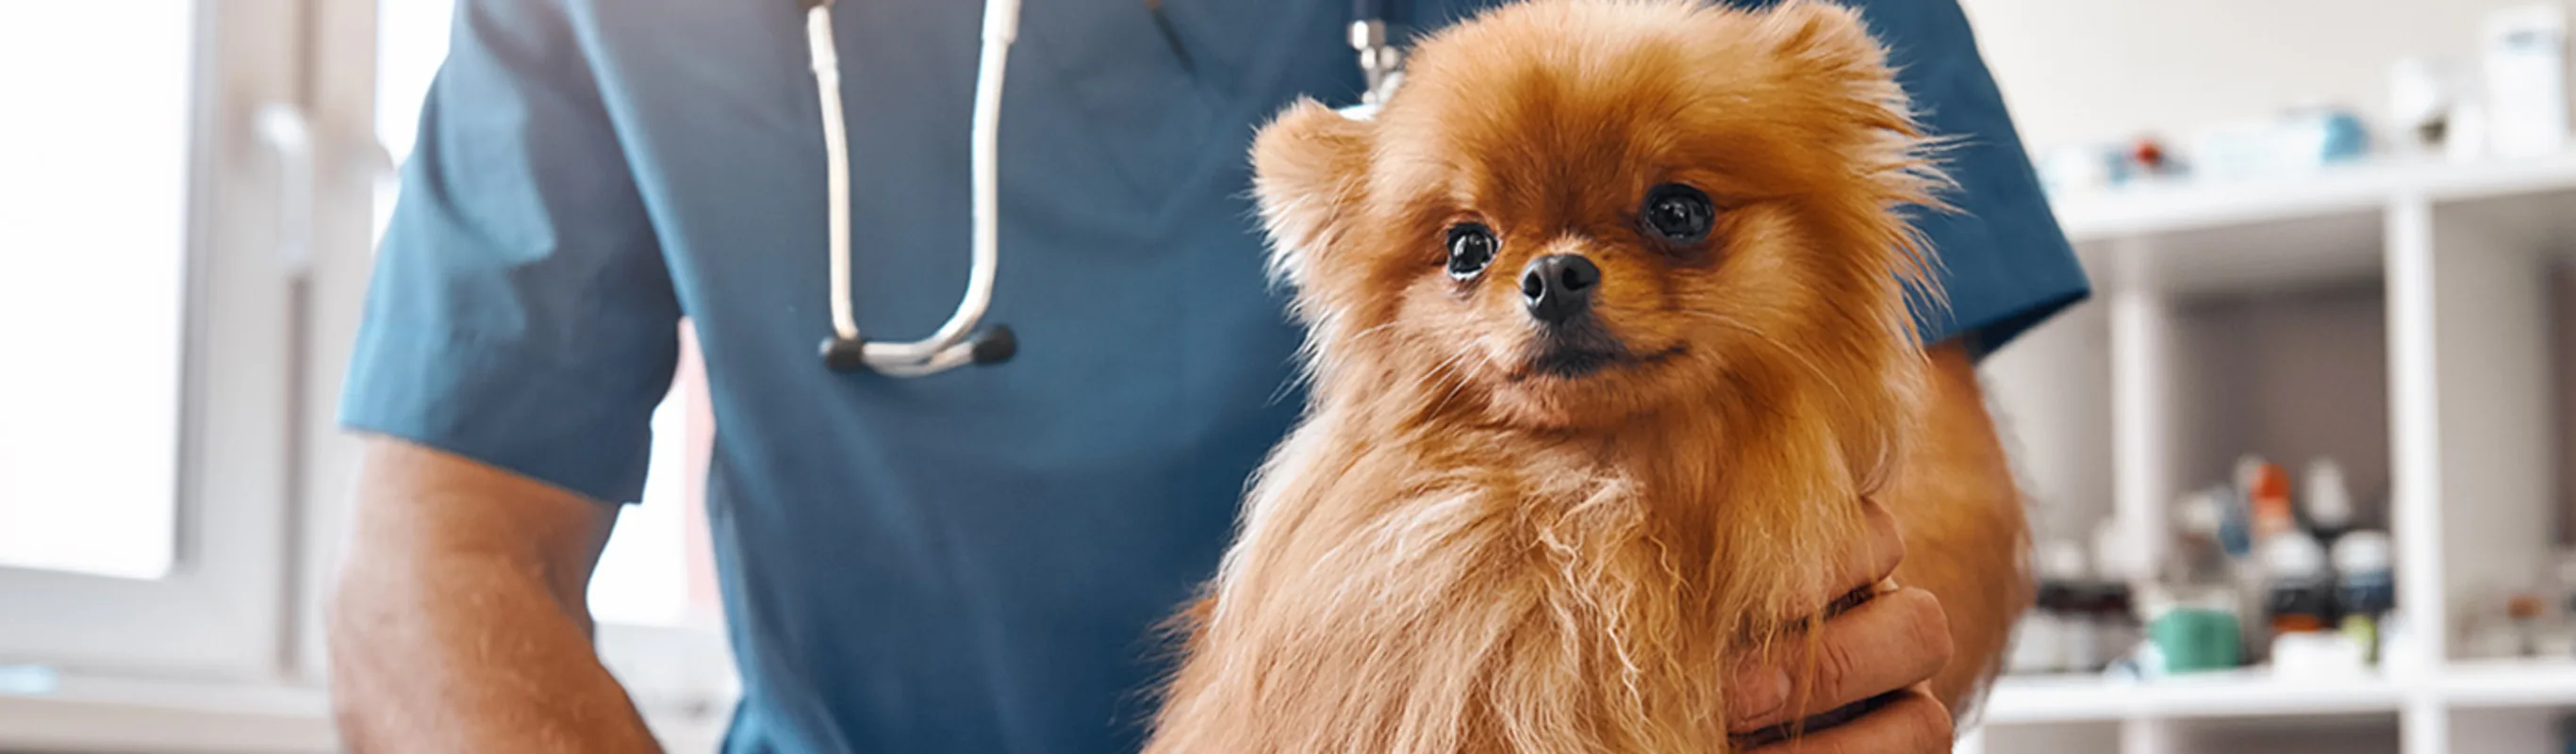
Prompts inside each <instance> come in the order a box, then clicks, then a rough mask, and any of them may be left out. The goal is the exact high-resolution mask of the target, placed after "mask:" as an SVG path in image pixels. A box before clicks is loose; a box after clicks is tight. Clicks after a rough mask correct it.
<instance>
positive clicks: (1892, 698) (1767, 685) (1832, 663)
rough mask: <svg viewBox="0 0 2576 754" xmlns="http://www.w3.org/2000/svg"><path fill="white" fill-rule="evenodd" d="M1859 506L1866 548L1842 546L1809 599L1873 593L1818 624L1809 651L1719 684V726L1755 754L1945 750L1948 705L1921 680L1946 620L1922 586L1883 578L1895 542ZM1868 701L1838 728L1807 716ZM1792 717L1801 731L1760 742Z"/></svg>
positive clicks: (1875, 511) (1880, 512)
mask: <svg viewBox="0 0 2576 754" xmlns="http://www.w3.org/2000/svg"><path fill="white" fill-rule="evenodd" d="M1865 506H1866V509H1867V516H1868V521H1869V530H1870V538H1871V543H1870V544H1871V546H1869V547H1865V548H1852V549H1849V550H1845V551H1844V552H1845V554H1846V557H1844V558H1843V559H1842V561H1841V562H1838V563H1834V564H1832V570H1830V571H1828V572H1827V575H1828V576H1829V577H1830V580H1829V581H1827V582H1825V583H1827V584H1831V585H1833V586H1832V587H1831V588H1830V589H1819V590H1818V592H1817V594H1816V596H1815V600H1816V601H1817V602H1818V603H1822V602H1824V601H1825V600H1828V599H1833V597H1834V595H1849V594H1855V593H1861V592H1862V590H1864V589H1868V590H1875V592H1876V593H1875V594H1874V595H1873V596H1871V597H1869V598H1868V599H1867V600H1866V601H1862V602H1860V603H1859V604H1858V605H1857V606H1852V607H1849V608H1848V609H1844V610H1841V611H1840V612H1839V613H1837V614H1833V615H1832V616H1831V617H1830V618H1828V619H1827V620H1826V622H1825V624H1824V628H1823V629H1822V631H1823V633H1822V635H1821V636H1819V637H1818V639H1819V641H1818V643H1817V644H1816V645H1814V646H1815V647H1816V649H1815V650H1814V651H1816V652H1818V653H1819V654H1818V655H1817V656H1814V657H1813V658H1812V659H1811V658H1810V657H1809V656H1808V655H1807V654H1806V653H1805V652H1790V653H1786V654H1785V655H1783V656H1780V657H1775V658H1772V659H1771V661H1770V662H1766V663H1761V664H1758V665H1755V666H1752V667H1749V668H1744V669H1741V670H1739V671H1738V672H1737V673H1736V675H1735V677H1734V681H1733V682H1732V683H1731V684H1729V686H1728V688H1730V689H1733V690H1735V691H1736V693H1733V694H1730V695H1729V696H1728V698H1727V704H1728V709H1727V721H1728V727H1727V729H1728V730H1729V731H1730V732H1732V733H1734V734H1735V735H1736V736H1737V737H1738V740H1739V741H1742V742H1745V743H1748V744H1755V745H1754V746H1753V748H1752V749H1751V751H1752V752H1754V753H1755V754H1860V753H1862V752H1870V753H1872V754H1876V753H1880V752H1887V753H1912V752H1920V753H1922V754H1935V753H1937V752H1944V751H1948V750H1949V749H1950V746H1951V735H1952V730H1951V720H1950V713H1949V710H1947V709H1944V708H1943V707H1942V705H1941V703H1940V701H1938V700H1936V699H1934V698H1933V697H1932V695H1931V693H1930V692H1929V691H1928V690H1927V689H1926V687H1925V685H1924V682H1925V681H1928V680H1930V679H1931V678H1932V676H1933V675H1934V674H1937V673H1939V672H1940V671H1941V669H1942V668H1943V667H1945V666H1947V665H1948V664H1949V662H1950V654H1951V644H1950V631H1949V621H1948V620H1947V618H1946V617H1945V616H1944V615H1943V614H1942V612H1941V604H1940V602H1939V601H1938V600H1936V599H1934V598H1933V596H1932V593H1931V592H1927V591H1924V590H1922V589H1919V588H1906V587H1900V586H1896V585H1894V584H1893V583H1892V582H1890V581H1889V580H1888V577H1889V575H1890V574H1893V573H1895V571H1896V566H1897V563H1899V562H1900V561H1902V560H1904V557H1905V543H1904V540H1903V539H1902V538H1901V537H1900V536H1899V535H1898V532H1897V527H1896V519H1895V518H1894V517H1892V516H1890V515H1888V513H1887V510H1886V509H1885V508H1882V507H1880V506H1879V505H1878V503H1876V502H1874V501H1873V502H1866V503H1865ZM1846 601H1848V600H1846ZM1828 612H1832V611H1830V610H1829V611H1828ZM1796 644H1800V645H1803V644H1804V643H1803V642H1797V643H1796ZM1792 679H1798V681H1803V684H1801V683H1799V682H1793V680H1792ZM1882 697H1884V698H1882ZM1871 700H1875V701H1874V702H1873V704H1874V705H1875V706H1873V707H1868V708H1866V709H1868V711H1867V712H1865V713H1862V714H1860V716H1859V717H1857V718H1854V719H1852V720H1850V721H1848V722H1844V723H1842V724H1840V725H1831V726H1830V727H1825V726H1826V725H1830V723H1828V722H1823V721H1818V720H1817V719H1816V717H1815V716H1816V715H1818V714H1821V713H1824V712H1826V711H1828V710H1842V709H1844V708H1846V707H1848V706H1851V705H1855V704H1859V703H1861V702H1864V701H1871ZM1798 720H1808V721H1809V723H1808V732H1807V734H1806V735H1804V736H1803V737H1800V738H1797V739H1793V740H1778V741H1777V742H1776V743H1768V744H1764V743H1763V742H1767V741H1775V740H1777V739H1779V738H1780V736H1779V735H1778V732H1779V731H1782V730H1784V729H1785V727H1786V726H1787V725H1789V724H1790V723H1792V722H1794V721H1798ZM1820 723H1822V724H1820ZM1820 727H1821V728H1822V729H1819V728H1820Z"/></svg>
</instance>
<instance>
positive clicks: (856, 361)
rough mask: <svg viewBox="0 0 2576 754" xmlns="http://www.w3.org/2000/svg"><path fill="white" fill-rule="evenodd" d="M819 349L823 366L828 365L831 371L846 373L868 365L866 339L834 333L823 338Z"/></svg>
mask: <svg viewBox="0 0 2576 754" xmlns="http://www.w3.org/2000/svg"><path fill="white" fill-rule="evenodd" d="M821 350H822V353H823V366H826V367H830V368H831V369H832V371H835V372H841V373H844V374H847V373H850V372H856V371H859V370H861V369H865V368H867V366H868V344H867V341H863V340H858V339H855V338H844V337H841V336H838V335H835V336H832V337H829V338H824V339H823V346H822V349H821Z"/></svg>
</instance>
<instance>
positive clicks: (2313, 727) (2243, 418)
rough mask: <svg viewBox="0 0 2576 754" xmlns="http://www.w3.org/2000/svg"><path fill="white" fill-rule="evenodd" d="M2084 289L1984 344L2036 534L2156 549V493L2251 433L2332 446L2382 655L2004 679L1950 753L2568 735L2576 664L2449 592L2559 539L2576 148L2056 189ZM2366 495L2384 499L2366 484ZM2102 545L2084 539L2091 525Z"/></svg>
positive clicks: (2418, 742)
mask: <svg viewBox="0 0 2576 754" xmlns="http://www.w3.org/2000/svg"><path fill="white" fill-rule="evenodd" d="M2057 211H2058V213H2059V219H2060V221H2061V222H2062V223H2063V225H2064V226H2065V227H2066V229H2067V232H2068V234H2069V235H2070V236H2071V237H2072V238H2073V239H2074V241H2075V242H2076V244H2077V247H2078V250H2079V253H2080V255H2081V256H2082V257H2083V259H2084V261H2085V264H2086V266H2087V268H2088V270H2089V271H2090V272H2091V273H2092V274H2093V278H2094V281H2095V289H2096V295H2095V297H2094V299H2093V300H2092V301H2091V302H2088V303H2087V304H2085V305H2083V306H2082V307H2079V308H2078V309H2077V310H2075V311H2073V312H2070V313H2069V314H2068V315H2067V316H2064V317H2060V318H2058V319H2057V320H2054V321H2052V322H2051V323H2050V324H2048V325H2046V326H2043V327H2042V328H2040V329H2039V330H2037V331H2034V332H2033V333H2031V334H2030V335H2029V336H2027V337H2026V338H2025V339H2024V340H2023V341H2021V342H2019V343H2017V344H2015V345H2013V346H2011V347H2009V348H2007V349H2006V350H2004V351H2003V352H2001V353H1998V354H1997V355H1996V356H1995V357H1993V358H1992V359H1991V360H1990V361H1989V362H1988V365H1987V369H1986V372H1987V378H1988V382H1989V390H1990V392H1991V393H1992V394H1993V395H1994V398H1995V400H1996V402H1997V403H1998V405H1999V409H2000V413H2001V416H2000V419H2001V421H2002V422H2003V428H2004V431H2005V434H2006V435H2007V437H2008V441H2009V442H2011V443H2012V444H2013V445H2014V446H2015V447H2014V450H2015V451H2016V453H2017V456H2018V459H2019V463H2020V465H2021V469H2020V471H2021V474H2022V476H2023V478H2024V480H2025V484H2026V485H2027V486H2028V487H2029V488H2030V490H2031V492H2032V493H2033V497H2035V498H2036V499H2037V501H2038V502H2037V504H2038V506H2039V507H2038V509H2037V514H2036V515H2037V516H2038V527H2039V529H2040V532H2041V535H2042V536H2059V537H2072V538H2082V537H2083V536H2084V535H2085V534H2086V533H2087V531H2088V530H2089V527H2090V526H2091V525H2092V524H2093V523H2094V522H2098V521H2101V520H2104V519H2111V520H2117V521H2119V522H2121V523H2122V524H2123V526H2122V531H2124V532H2125V533H2126V535H2127V536H2129V537H2130V538H2131V541H2130V542H2128V544H2129V546H2132V547H2143V548H2146V549H2147V550H2148V551H2149V554H2151V555H2152V554H2154V551H2157V550H2160V549H2161V548H2160V545H2161V544H2162V543H2163V542H2164V541H2166V539H2167V538H2168V531H2169V530H2168V529H2167V525H2166V522H2167V520H2168V519H2169V516H2168V511H2169V506H2170V505H2171V501H2173V500H2174V499H2175V498H2176V497H2177V496H2179V495H2180V494H2181V493H2183V492H2184V491H2187V490H2190V489H2195V488H2198V487H2200V486H2204V485H2207V484H2211V483H2216V482H2220V481H2223V480H2224V479H2225V478H2226V476H2225V474H2226V469H2227V468H2228V464H2230V463H2232V461H2233V459H2234V458H2236V457H2237V456H2238V455H2240V454H2243V453H2247V452H2258V453H2262V454H2263V455H2265V456H2266V457H2269V458H2272V459H2273V460H2275V461H2278V462H2281V463H2284V464H2285V465H2289V466H2290V467H2291V470H2292V472H2293V478H2294V479H2295V478H2297V477H2296V474H2297V471H2298V467H2299V466H2300V465H2303V464H2305V463H2306V462H2307V460H2308V459H2309V458H2310V457H2313V456H2317V455H2328V456H2333V457H2335V458H2336V459H2337V460H2338V461H2339V462H2341V463H2342V464H2343V466H2344V468H2345V469H2346V471H2347V472H2348V474H2349V476H2350V478H2351V480H2352V482H2353V484H2354V486H2355V492H2356V493H2361V494H2363V495H2365V496H2370V495H2372V493H2374V492H2378V493H2383V494H2384V496H2385V498H2384V499H2385V500H2386V505H2385V509H2384V512H2377V511H2374V513H2375V516H2374V514H2372V513H2366V514H2365V521H2366V522H2369V523H2374V524H2377V525H2380V526H2385V527H2387V528H2388V529H2389V530H2390V531H2391V533H2392V535H2393V536H2394V537H2395V540H2396V542H2397V558H2398V563H2397V580H2398V602H2399V606H2398V610H2399V611H2400V616H2401V618H2402V619H2403V622H2404V624H2405V625H2406V626H2407V627H2408V629H2409V630H2408V631H2407V632H2405V633H2403V634H2397V635H2392V636H2391V641H2394V642H2403V643H2404V645H2403V646H2393V647H2391V648H2390V649H2389V652H2390V653H2391V654H2393V655H2399V656H2410V657H2414V658H2421V659H2420V660H2418V661H2416V662H2413V663H2400V664H2394V665H2392V666H2391V667H2387V668H2384V669H2380V670H2374V671H2371V672H2370V673H2369V674H2367V675H2360V676H2354V677H2348V678H2291V677H2280V676H2276V675H2274V674H2272V673H2271V672H2269V671H2267V670H2263V669H2247V670H2241V671H2233V672H2225V673H2213V674H2206V675H2197V676H2184V677H2177V678H2173V679H2167V680H2161V681H2154V682H2134V681H2113V680H2106V679H2103V678H2097V677H2090V676H2046V677H2020V676H2016V677H2008V678H2007V679H2006V680H2005V681H2004V682H2003V683H2002V684H2000V685H1999V687H1998V688H1997V689H1996V691H1995V693H1994V694H1993V696H1992V697H1991V699H1990V700H1989V702H1988V704H1987V705H1986V708H1985V710H1984V713H1983V720H1984V724H1983V726H1982V728H1981V729H1980V730H1978V731H1977V732H1976V734H1975V735H1972V736H1971V737H1970V739H1969V741H1968V742H1967V743H1966V744H1964V745H1963V747H1962V748H1963V749H1971V750H1981V751H1983V752H1986V753H1987V754H2023V753H2024V752H2032V753H2037V752H2050V753H2052V754H2053V753H2055V752H2112V753H2115V754H2173V753H2176V752H2238V751H2243V752H2307V751H2318V752H2324V751H2333V752H2347V751H2354V752H2383V751H2384V752H2391V753H2392V754H2445V753H2447V752H2464V753H2466V752H2479V753H2482V752H2507V751H2515V752H2537V751H2557V750H2559V749H2560V746H2561V744H2560V743H2559V742H2558V738H2557V736H2558V733H2557V730H2556V721H2557V719H2558V717H2559V716H2560V715H2561V714H2562V713H2565V712H2569V711H2576V660H2564V661H2541V660H2491V659H2477V658H2472V657H2470V656H2468V654H2467V653H2466V652H2465V651H2464V649H2465V648H2464V643H2463V642H2462V641H2461V640H2460V637H2459V636H2458V635H2457V634H2458V633H2459V631H2458V627H2457V624H2456V620H2457V618H2456V616H2457V615H2458V614H2459V605H2461V604H2463V601H2464V600H2467V599H2470V598H2471V596H2472V595H2476V594H2481V592H2480V591H2478V590H2480V589H2481V588H2484V587H2488V586H2491V585H2496V584H2500V583H2507V582H2510V583H2517V584H2520V583H2528V581H2529V579H2530V578H2532V577H2534V576H2537V575H2538V574H2539V573H2540V572H2541V571H2540V569H2541V568H2542V567H2543V566H2544V564H2545V563H2546V562H2547V561H2548V558H2550V557H2551V553H2552V552H2553V551H2554V548H2555V547H2556V546H2557V542H2558V539H2559V534H2558V532H2559V531H2560V527H2561V524H2560V518H2561V514H2560V509H2561V507H2562V504H2563V500H2562V497H2563V496H2562V494H2561V492H2560V490H2561V489H2562V483H2563V481H2564V480H2563V479H2562V478H2561V476H2560V473H2561V472H2560V470H2559V468H2558V466H2559V463H2558V459H2559V458H2561V455H2560V448H2559V446H2558V443H2559V439H2558V438H2559V435H2558V423H2559V416H2560V414H2559V413H2558V406H2557V404H2556V400H2557V399H2558V395H2559V394H2560V393H2563V392H2565V391H2566V390H2567V389H2568V387H2567V386H2568V385H2570V384H2576V382H2571V378H2576V375H2567V374H2556V373H2554V370H2553V361H2555V360H2556V359H2558V358H2559V357H2560V356H2561V355H2562V354H2560V353H2559V352H2558V351H2555V350H2553V349H2555V348H2558V346H2556V345H2554V341H2553V336H2552V333H2553V320H2554V319H2556V318H2557V317H2559V316H2560V315H2559V314H2557V313H2556V312H2555V311H2554V310H2553V308H2552V303H2553V301H2554V298H2553V297H2555V296H2563V295H2567V294H2565V293H2561V292H2559V290H2558V287H2557V286H2555V285H2553V281H2554V280H2556V279H2557V277H2558V273H2557V272H2556V270H2557V267H2558V264H2557V260H2558V259H2560V258H2561V257H2562V256H2564V255H2565V254H2566V253H2567V252H2568V251H2570V250H2571V246H2576V244H2570V243H2569V239H2576V232H2571V231H2576V154H2568V155H2560V156H2554V157H2547V158H2538V159H2524V160H2514V161H2496V162H2489V163H2479V164H2453V163H2439V162H2381V163H2374V164H2369V165H2359V166H2349V167H2342V168H2334V169H2329V170H2326V171H2322V172H2319V173H2316V174H2314V175H2310V176H2305V177H2298V178H2285V179H2278V180H2269V181H2263V182H2243V183H2231V184H2217V185H2174V186H2149V187H2141V188H2136V189H2130V190H2125V191H2121V192H2117V193H2111V194H2105V195H2100V196H2093V197H2083V198H2069V199H2065V200H2061V201H2060V202H2059V203H2058V206H2057ZM2373 507H2374V508H2375V507H2376V506H2373ZM2088 544H2089V542H2088Z"/></svg>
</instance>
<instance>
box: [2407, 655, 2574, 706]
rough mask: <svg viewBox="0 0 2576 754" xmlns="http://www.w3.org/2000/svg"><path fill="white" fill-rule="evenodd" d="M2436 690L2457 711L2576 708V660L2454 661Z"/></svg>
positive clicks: (2443, 674) (2436, 685)
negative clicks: (2500, 708) (2502, 708)
mask: <svg viewBox="0 0 2576 754" xmlns="http://www.w3.org/2000/svg"><path fill="white" fill-rule="evenodd" d="M2435 688H2436V690H2437V691H2438V692H2439V693H2440V694H2441V696H2442V699H2443V701H2444V702H2446V703H2448V704H2450V705H2451V706H2452V707H2454V708H2499V707H2568V706H2576V660H2474V661H2460V662H2453V663H2451V667H2450V668H2449V669H2448V670H2445V671H2443V673H2442V677H2441V680H2440V681H2439V682H2437V683H2436V684H2435Z"/></svg>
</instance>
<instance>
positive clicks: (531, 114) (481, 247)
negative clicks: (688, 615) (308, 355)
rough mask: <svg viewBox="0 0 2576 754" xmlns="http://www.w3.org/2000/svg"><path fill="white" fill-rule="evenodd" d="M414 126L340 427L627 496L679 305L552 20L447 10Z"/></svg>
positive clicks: (635, 479) (472, 2)
mask: <svg viewBox="0 0 2576 754" xmlns="http://www.w3.org/2000/svg"><path fill="white" fill-rule="evenodd" d="M419 128H420V131H419V139H418V142H417V145H416V146H415V147H414V151H413V154H412V155H411V158H410V160H409V161H408V162H407V163H406V164H405V165H404V168H403V175H402V189H401V194H400V197H399V199H398V201H397V202H396V204H395V207H394V211H393V215H392V217H391V219H390V221H389V224H388V226H387V228H386V231H385V237H384V241H383V244H382V246H381V248H380V249H379V251H378V256H377V259H376V267H375V271H374V277H373V279H372V281H371V282H370V285H369V290H368V293H367V302H366V309H365V314H364V319H363V321H362V322H361V324H360V327H359V332H358V338H357V343H356V345H355V351H354V355H353V357H352V363H351V365H350V369H349V375H348V379H347V382H346V384H345V386H344V389H343V393H342V397H341V406H340V419H341V423H342V424H343V425H344V426H345V427H347V428H349V429H352V430H355V431H360V432H367V433H375V434H382V435H388V436H392V437H397V438H401V439H405V440H409V441H412V442H416V443H420V444H423V445H426V446H429V447H432V448H437V449H439V450H443V451H447V452H451V453H455V454H457V455H460V456H464V457H467V458H471V459H474V460H476V461H479V462H483V463H486V464H490V465H493V466H496V467H499V468H503V469H507V470H510V471H512V472H514V473H518V474H521V475H524V476H527V477H531V478H534V479H536V480H538V481H541V482H545V483H548V484H551V485H554V486H557V487H561V488H564V489H567V490H571V491H573V492H576V493H579V494H582V495H584V496H587V497H590V498H593V499H597V500H602V501H611V502H630V501H633V500H635V499H637V498H638V497H639V495H640V493H641V490H642V487H643V482H644V473H645V459H646V458H647V456H648V449H649V448H650V446H651V428H650V421H651V417H652V411H653V408H654V406H655V405H656V404H657V403H659V402H660V400H661V399H662V397H663V395H664V394H665V393H666V392H667V391H668V389H669V385H670V381H671V374H672V369H673V367H674V366H675V364H676V360H677V354H678V347H679V346H678V325H679V318H680V312H679V305H678V303H677V301H676V298H675V296H674V295H673V292H672V284H671V278H670V274H669V272H668V270H667V268H666V267H665V265H664V263H663V261H662V256H661V253H660V250H659V244H658V243H657V241H656V238H655V235H654V233H653V229H652V225H651V223H650V221H649V219H648V217H647V215H646V213H645V209H644V204H643V202H642V200H641V198H640V197H639V195H638V192H637V189H636V184H635V180H634V178H633V176H632V175H631V174H630V172H629V168H628V166H627V162H626V160H625V157H624V155H623V154H622V152H621V150H620V148H619V142H618V136H617V133H616V129H615V127H614V126H613V125H612V123H611V120H610V117H609V115H608V113H607V109H606V107H605V106H604V105H603V98H602V96H601V93H600V89H599V85H598V82H597V80H596V78H595V77H594V75H593V72H592V69H591V67H590V64H589V62H588V61H587V60H586V59H585V55H584V53H583V50H582V47H581V45H580V44H579V42H578V36H577V35H576V34H575V33H574V31H573V28H572V26H571V23H570V21H569V20H568V19H567V18H566V17H565V16H564V15H563V13H562V12H561V9H560V8H557V7H555V6H554V5H553V4H552V3H548V2H544V1H543V0H464V1H463V2H460V3H459V4H458V9H457V13H456V17H455V25H454V27H453V29H452V33H451V41H450V43H449V52H448V56H447V59H446V60H445V62H444V64H443V65H442V66H441V68H440V69H439V72H438V75H437V78H436V80H435V82H434V83H433V84H432V85H431V87H430V92H429V94H428V98H427V100H426V101H425V102H424V104H423V108H422V115H421V118H420V122H419Z"/></svg>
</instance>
